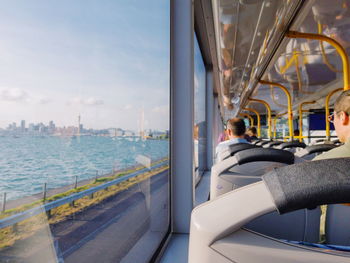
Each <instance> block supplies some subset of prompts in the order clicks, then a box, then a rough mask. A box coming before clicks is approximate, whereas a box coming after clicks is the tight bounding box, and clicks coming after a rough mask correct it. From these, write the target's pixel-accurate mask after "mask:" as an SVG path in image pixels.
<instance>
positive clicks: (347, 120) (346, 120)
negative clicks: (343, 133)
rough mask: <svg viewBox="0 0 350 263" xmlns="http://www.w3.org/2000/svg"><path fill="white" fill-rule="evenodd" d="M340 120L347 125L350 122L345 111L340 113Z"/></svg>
mask: <svg viewBox="0 0 350 263" xmlns="http://www.w3.org/2000/svg"><path fill="white" fill-rule="evenodd" d="M340 120H341V123H342V124H343V125H349V123H350V117H349V115H347V114H346V113H345V112H342V113H341V115H340Z"/></svg>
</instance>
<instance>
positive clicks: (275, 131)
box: [273, 116, 277, 139]
mask: <svg viewBox="0 0 350 263" xmlns="http://www.w3.org/2000/svg"><path fill="white" fill-rule="evenodd" d="M276 137H277V117H276V116H275V117H274V118H273V138H274V139H276Z"/></svg>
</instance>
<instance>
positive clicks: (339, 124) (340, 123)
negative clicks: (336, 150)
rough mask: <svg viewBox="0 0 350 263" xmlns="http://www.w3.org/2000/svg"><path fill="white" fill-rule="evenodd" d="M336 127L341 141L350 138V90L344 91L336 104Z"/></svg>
mask: <svg viewBox="0 0 350 263" xmlns="http://www.w3.org/2000/svg"><path fill="white" fill-rule="evenodd" d="M333 115H334V121H333V123H334V128H335V131H336V133H337V136H338V138H339V140H340V141H341V142H346V141H347V140H348V139H349V138H350V117H349V115H350V90H347V91H343V92H342V94H340V96H339V97H338V98H337V100H336V101H335V104H334V113H333Z"/></svg>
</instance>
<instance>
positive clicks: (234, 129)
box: [215, 118, 248, 154]
mask: <svg viewBox="0 0 350 263" xmlns="http://www.w3.org/2000/svg"><path fill="white" fill-rule="evenodd" d="M244 134H245V124H244V121H243V120H242V119H239V118H233V119H231V120H229V121H228V122H227V129H226V135H227V136H228V138H229V139H228V140H227V141H224V142H221V143H219V144H218V145H217V146H216V150H215V152H216V154H218V153H219V152H220V151H221V150H223V149H224V148H225V147H226V146H228V145H231V144H236V143H248V141H247V140H246V139H244Z"/></svg>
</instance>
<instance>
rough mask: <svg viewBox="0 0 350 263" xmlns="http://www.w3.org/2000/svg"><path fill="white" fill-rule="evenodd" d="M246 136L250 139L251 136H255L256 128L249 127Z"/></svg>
mask: <svg viewBox="0 0 350 263" xmlns="http://www.w3.org/2000/svg"><path fill="white" fill-rule="evenodd" d="M247 134H248V135H249V136H250V137H252V136H256V134H257V131H256V128H255V127H249V128H248V129H247Z"/></svg>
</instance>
